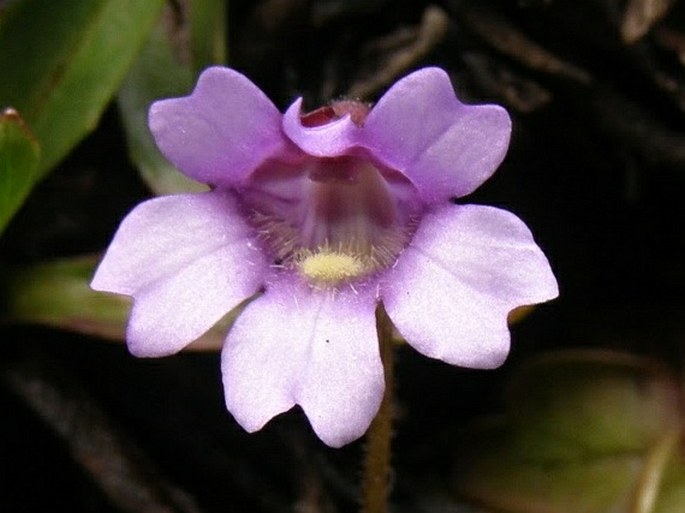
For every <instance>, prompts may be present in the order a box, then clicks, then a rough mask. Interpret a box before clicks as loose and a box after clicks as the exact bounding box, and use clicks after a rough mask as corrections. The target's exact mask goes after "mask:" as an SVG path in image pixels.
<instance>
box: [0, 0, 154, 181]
mask: <svg viewBox="0 0 685 513" xmlns="http://www.w3.org/2000/svg"><path fill="white" fill-rule="evenodd" d="M162 4H163V0H145V1H139V0H60V1H59V2H50V1H45V0H23V1H19V2H16V3H13V4H10V6H9V7H7V8H6V9H5V10H4V11H3V13H2V18H1V19H0V69H2V80H0V107H2V106H8V107H13V108H15V109H17V110H19V111H20V112H21V113H22V115H23V116H24V117H25V119H26V121H27V123H28V124H29V125H30V126H31V128H32V130H33V131H34V133H35V135H36V137H37V138H38V141H39V142H40V144H41V150H42V154H41V162H40V165H39V174H40V175H41V176H42V175H44V174H45V173H46V172H47V171H48V170H49V169H51V168H52V167H53V166H54V165H55V164H57V163H58V162H59V161H60V160H61V159H62V158H63V157H64V156H65V155H66V154H67V153H68V152H69V151H70V150H71V149H72V148H73V147H74V146H75V145H76V144H77V143H78V142H79V141H80V140H81V139H82V138H83V137H84V136H85V135H86V134H87V133H88V132H90V131H91V130H93V129H94V127H95V126H96V124H97V122H98V119H99V118H100V115H101V114H102V111H103V110H104V108H105V106H106V104H107V103H108V102H109V100H110V99H111V97H112V95H113V94H114V93H115V91H116V90H117V89H118V87H119V85H120V83H121V81H122V80H123V78H124V76H125V74H126V71H127V70H128V68H129V66H130V65H131V63H132V62H133V59H134V57H135V56H136V54H137V52H138V50H139V49H140V46H141V44H142V43H143V41H144V38H145V36H146V35H147V33H148V32H149V30H150V29H151V28H152V26H153V24H154V22H155V20H156V19H157V17H158V15H159V12H160V9H161V7H162Z"/></svg>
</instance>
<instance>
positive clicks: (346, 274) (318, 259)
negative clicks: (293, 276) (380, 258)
mask: <svg viewBox="0 0 685 513" xmlns="http://www.w3.org/2000/svg"><path fill="white" fill-rule="evenodd" d="M299 268H300V272H301V273H302V274H304V275H305V276H306V277H307V278H308V279H309V280H310V281H311V282H312V283H315V284H317V285H337V284H339V283H341V282H344V281H347V280H351V279H354V278H357V277H359V276H362V275H363V274H365V273H366V272H367V271H368V267H367V266H366V265H365V264H364V262H363V260H362V259H361V258H359V257H357V256H354V255H350V254H347V253H341V252H339V251H331V250H327V249H321V250H319V251H317V252H316V253H311V254H307V255H304V256H303V258H302V259H301V260H300V261H299Z"/></svg>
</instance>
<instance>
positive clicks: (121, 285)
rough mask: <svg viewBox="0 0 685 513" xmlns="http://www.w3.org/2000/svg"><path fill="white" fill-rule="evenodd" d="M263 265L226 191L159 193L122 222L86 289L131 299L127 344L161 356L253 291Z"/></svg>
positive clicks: (199, 332) (193, 336) (142, 353)
mask: <svg viewBox="0 0 685 513" xmlns="http://www.w3.org/2000/svg"><path fill="white" fill-rule="evenodd" d="M266 269H267V262H266V260H265V258H264V256H263V255H262V254H261V253H260V252H259V251H258V250H257V248H256V247H255V246H254V244H253V242H252V232H251V229H250V227H249V226H248V225H247V224H246V223H245V221H243V220H242V218H241V217H240V215H239V214H238V207H237V206H236V202H235V199H234V197H233V196H232V195H231V194H229V193H223V192H208V193H204V194H189V195H177V196H165V197H161V198H155V199H152V200H149V201H146V202H144V203H141V204H140V205H138V206H137V207H136V208H135V209H134V210H133V211H132V212H131V213H130V214H129V215H128V216H127V217H126V218H125V219H124V221H123V222H122V224H121V226H120V227H119V230H118V231H117V233H116V235H115V236H114V240H113V241H112V243H111V244H110V246H109V249H108V250H107V253H106V254H105V256H104V258H103V260H102V262H101V263H100V266H99V267H98V270H97V272H96V274H95V277H94V278H93V281H92V283H91V287H92V288H93V289H95V290H101V291H107V292H115V293H119V294H126V295H129V296H133V298H134V305H133V310H132V312H131V318H130V320H129V326H128V332H127V340H128V344H129V348H130V350H131V352H133V353H134V354H136V355H140V356H161V355H165V354H171V353H174V352H176V351H178V350H180V349H181V348H182V347H184V346H185V345H187V344H188V343H190V342H192V341H193V340H194V339H196V338H198V337H199V336H200V335H202V334H203V333H204V332H205V331H207V330H208V329H209V328H211V327H212V325H214V324H215V323H216V322H217V321H218V320H219V319H220V318H221V317H223V316H224V315H225V314H226V313H228V312H229V311H230V310H231V309H232V308H234V307H235V306H236V305H237V304H238V303H240V302H241V301H242V300H244V299H245V298H247V297H249V296H251V295H252V294H254V293H255V292H256V291H257V290H258V289H259V287H260V286H261V283H262V277H263V274H264V272H265V270H266Z"/></svg>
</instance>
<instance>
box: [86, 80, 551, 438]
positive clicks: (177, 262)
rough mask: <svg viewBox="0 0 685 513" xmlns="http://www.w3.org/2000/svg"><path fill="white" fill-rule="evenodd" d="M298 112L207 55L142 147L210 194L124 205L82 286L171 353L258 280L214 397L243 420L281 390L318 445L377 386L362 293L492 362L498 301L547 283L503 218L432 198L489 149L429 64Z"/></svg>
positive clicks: (473, 182) (523, 233)
mask: <svg viewBox="0 0 685 513" xmlns="http://www.w3.org/2000/svg"><path fill="white" fill-rule="evenodd" d="M301 108H302V105H301V100H297V101H295V102H294V103H293V104H292V105H291V106H290V108H289V109H288V110H287V111H286V113H285V114H281V113H280V112H279V111H278V109H277V108H276V107H275V106H274V105H273V103H271V101H270V100H269V99H268V98H267V97H266V96H265V95H264V94H263V93H262V92H261V91H260V90H259V89H258V88H257V87H256V86H255V85H254V84H253V83H252V82H250V81H249V80H248V79H247V78H246V77H245V76H243V75H241V74H240V73H238V72H236V71H233V70H231V69H228V68H222V67H213V68H210V69H208V70H206V71H205V72H204V73H202V75H201V77H200V79H199V82H198V84H197V86H196V88H195V90H194V91H193V93H192V94H191V95H190V96H188V97H184V98H175V99H167V100H162V101H159V102H156V103H155V104H153V106H152V108H151V110H150V128H151V130H152V133H153V134H154V137H155V139H156V141H157V144H158V146H159V148H160V149H161V150H162V152H163V153H164V155H165V156H166V157H167V158H168V159H169V160H170V161H171V162H172V163H173V164H174V165H176V166H177V167H178V169H180V170H181V171H182V172H183V173H185V174H186V175H187V176H189V177H191V178H194V179H195V180H198V181H200V182H203V183H206V184H209V185H210V186H211V191H210V192H206V193H198V194H180V195H174V196H166V197H160V198H156V199H151V200H149V201H146V202H144V203H142V204H140V205H138V206H137V207H136V208H135V209H134V210H133V211H132V212H131V213H130V214H129V215H128V216H127V217H126V218H125V219H124V221H123V222H122V224H121V226H120V228H119V230H118V232H117V233H116V235H115V237H114V240H113V241H112V244H111V245H110V247H109V249H108V251H107V253H106V255H105V257H104V260H103V261H102V263H101V265H100V267H99V269H98V270H97V273H96V275H95V277H94V279H93V283H92V286H93V288H94V289H96V290H102V291H109V292H116V293H121V294H127V295H130V296H133V298H134V305H133V309H132V312H131V317H130V320H129V325H128V332H127V339H128V344H129V348H130V350H131V352H132V353H134V354H135V355H139V356H161V355H167V354H171V353H174V352H177V351H179V350H180V349H181V348H183V347H184V346H186V345H187V344H189V343H190V342H191V341H193V340H194V339H196V338H198V337H199V336H201V335H202V334H203V333H204V332H205V331H207V330H208V329H209V328H210V327H212V326H213V325H214V324H215V323H216V322H217V321H218V320H219V319H220V318H221V317H223V316H224V315H225V314H226V313H227V312H228V311H230V310H231V309H232V308H234V307H235V306H236V305H238V304H239V303H240V302H242V301H243V300H245V299H246V298H249V297H251V296H253V295H255V294H257V293H260V294H257V295H256V296H255V299H254V300H253V301H252V302H250V303H249V304H248V305H247V307H246V308H245V309H244V311H243V312H242V313H241V314H240V316H239V317H238V319H237V320H236V321H235V324H234V325H233V327H232V328H231V329H230V331H229V333H228V336H227V338H226V341H225V344H224V347H223V352H222V362H221V365H222V372H223V382H224V389H225V397H226V405H227V407H228V409H229V411H230V412H231V413H232V414H233V415H234V417H235V418H236V420H237V421H238V422H239V423H240V424H241V425H242V426H243V427H244V428H245V429H246V430H248V431H255V430H258V429H260V428H261V427H262V426H263V425H264V424H265V423H266V422H267V421H268V420H269V419H271V418H272V417H274V416H275V415H277V414H279V413H281V412H284V411H286V410H288V409H290V408H291V407H293V406H294V405H296V404H299V405H300V406H301V407H302V409H303V410H304V412H305V413H306V415H307V417H308V418H309V421H310V422H311V424H312V427H313V429H314V431H315V432H316V433H317V434H318V436H319V437H320V438H321V439H322V440H323V441H324V442H325V443H327V444H328V445H331V446H334V447H337V446H341V445H344V444H346V443H348V442H350V441H352V440H354V439H356V438H358V437H360V436H361V435H362V434H363V433H364V432H365V431H366V429H367V428H368V426H369V424H370V422H371V420H372V419H373V417H374V415H375V413H376V411H377V410H378V407H379V404H380V401H381V398H382V395H383V389H384V381H383V367H382V363H381V360H380V357H379V348H378V335H377V332H376V321H375V315H374V312H375V310H376V307H377V305H378V304H379V303H382V304H383V305H384V308H385V310H386V312H387V314H388V316H389V317H390V319H391V320H392V322H393V323H394V325H395V327H396V328H397V330H398V331H399V332H400V334H401V335H402V336H403V337H404V338H405V339H406V340H407V342H408V343H409V344H411V345H412V346H413V347H414V348H415V349H416V350H418V351H419V352H421V353H423V354H425V355H427V356H430V357H433V358H439V359H441V360H444V361H445V362H448V363H451V364H455V365H460V366H464V367H473V368H493V367H497V366H498V365H500V364H501V363H502V362H503V360H504V359H505V358H506V356H507V353H508V350H509V331H508V327H507V314H508V313H509V311H510V310H512V309H513V308H515V307H517V306H519V305H526V304H533V303H539V302H543V301H547V300H549V299H552V298H554V297H555V296H556V295H557V284H556V280H555V278H554V276H553V274H552V272H551V270H550V267H549V264H548V262H547V259H546V258H545V256H544V255H543V253H542V251H541V250H540V249H539V247H538V246H537V245H536V244H535V242H534V240H533V237H532V235H531V233H530V231H529V230H528V228H526V226H525V225H524V223H523V222H522V221H521V220H519V219H518V218H517V217H515V216H514V215H513V214H511V213H509V212H506V211H503V210H500V209H497V208H492V207H485V206H478V205H459V204H454V203H453V202H452V201H451V199H452V198H459V197H462V196H464V195H467V194H469V193H471V192H472V191H473V190H474V189H476V188H477V187H478V186H479V185H480V184H482V183H483V182H484V181H485V180H487V179H488V178H489V177H490V175H491V174H492V173H493V172H494V170H495V169H496V168H497V166H498V165H499V164H500V163H501V161H502V159H503V158H504V155H505V153H506V150H507V146H508V144H509V137H510V132H511V122H510V119H509V116H508V114H507V113H506V111H505V110H504V109H502V108H501V107H498V106H495V105H464V104H462V103H461V102H460V101H459V100H458V99H457V98H456V96H455V94H454V91H453V89H452V85H451V82H450V80H449V78H448V76H447V74H446V73H445V72H444V71H442V70H440V69H437V68H425V69H421V70H419V71H416V72H414V73H412V74H410V75H409V76H407V77H405V78H403V79H401V80H400V81H399V82H397V83H396V84H395V85H394V86H393V87H392V88H390V90H389V91H388V92H387V93H386V94H385V95H384V96H383V97H382V98H381V99H380V100H379V101H378V102H377V103H376V104H375V106H373V107H372V108H370V107H369V106H367V105H365V104H363V103H360V102H356V101H340V102H336V103H333V104H331V105H330V106H328V107H324V108H322V109H319V110H316V111H313V112H310V113H308V114H303V113H302V110H301Z"/></svg>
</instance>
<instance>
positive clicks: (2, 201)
mask: <svg viewBox="0 0 685 513" xmlns="http://www.w3.org/2000/svg"><path fill="white" fill-rule="evenodd" d="M39 159H40V147H39V145H38V142H37V141H36V139H35V137H34V136H33V134H32V133H31V131H30V130H29V129H28V127H27V126H26V125H25V124H24V121H23V120H22V119H21V117H20V116H19V113H17V111H15V110H13V109H7V110H6V111H5V112H3V113H2V114H0V233H2V231H3V230H4V229H5V226H7V223H8V222H9V220H10V219H11V218H12V216H13V215H14V213H15V212H16V211H17V210H18V209H19V207H20V206H21V205H22V204H23V203H24V200H25V199H26V197H27V196H28V194H29V191H30V190H31V187H32V186H33V184H34V183H35V182H36V180H37V179H38V173H37V171H38V161H39Z"/></svg>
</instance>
